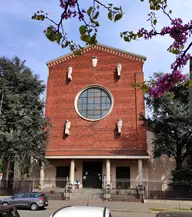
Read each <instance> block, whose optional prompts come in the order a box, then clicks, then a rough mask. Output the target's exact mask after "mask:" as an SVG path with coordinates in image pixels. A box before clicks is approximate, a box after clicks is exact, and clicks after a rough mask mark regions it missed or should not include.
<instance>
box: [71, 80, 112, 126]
mask: <svg viewBox="0 0 192 217" xmlns="http://www.w3.org/2000/svg"><path fill="white" fill-rule="evenodd" d="M94 87H95V88H100V89H102V90H104V91H106V92H107V93H108V94H109V97H110V98H111V108H110V109H109V111H108V112H107V114H105V115H104V116H103V117H101V118H98V119H89V118H86V117H84V116H83V115H81V114H80V112H79V110H78V108H77V102H78V99H79V96H80V95H81V94H82V93H83V91H85V90H87V89H89V88H94ZM113 105H114V98H113V95H112V93H111V92H110V91H109V90H108V89H107V88H106V87H103V86H102V85H98V84H91V85H88V86H86V87H84V88H82V89H81V90H80V91H79V92H78V93H77V95H76V97H75V102H74V106H75V111H76V113H77V114H78V115H79V116H80V117H81V118H83V119H84V120H86V121H92V122H94V121H99V120H101V119H103V118H105V117H106V116H107V115H109V114H110V113H111V111H112V109H113Z"/></svg>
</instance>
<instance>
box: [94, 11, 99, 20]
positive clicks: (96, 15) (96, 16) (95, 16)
mask: <svg viewBox="0 0 192 217" xmlns="http://www.w3.org/2000/svg"><path fill="white" fill-rule="evenodd" d="M98 16H99V11H97V13H96V14H95V15H94V16H93V19H94V20H96V19H97V18H98Z"/></svg>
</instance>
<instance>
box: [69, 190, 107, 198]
mask: <svg viewBox="0 0 192 217" xmlns="http://www.w3.org/2000/svg"><path fill="white" fill-rule="evenodd" d="M76 199H79V200H102V199H103V192H102V189H86V188H82V189H74V190H73V193H72V195H71V200H76Z"/></svg>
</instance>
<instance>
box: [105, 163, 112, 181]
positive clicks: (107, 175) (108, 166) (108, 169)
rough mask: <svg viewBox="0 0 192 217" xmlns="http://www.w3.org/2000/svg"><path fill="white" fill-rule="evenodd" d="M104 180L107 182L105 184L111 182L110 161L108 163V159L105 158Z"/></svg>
mask: <svg viewBox="0 0 192 217" xmlns="http://www.w3.org/2000/svg"><path fill="white" fill-rule="evenodd" d="M106 182H107V185H110V184H111V163H110V160H106Z"/></svg>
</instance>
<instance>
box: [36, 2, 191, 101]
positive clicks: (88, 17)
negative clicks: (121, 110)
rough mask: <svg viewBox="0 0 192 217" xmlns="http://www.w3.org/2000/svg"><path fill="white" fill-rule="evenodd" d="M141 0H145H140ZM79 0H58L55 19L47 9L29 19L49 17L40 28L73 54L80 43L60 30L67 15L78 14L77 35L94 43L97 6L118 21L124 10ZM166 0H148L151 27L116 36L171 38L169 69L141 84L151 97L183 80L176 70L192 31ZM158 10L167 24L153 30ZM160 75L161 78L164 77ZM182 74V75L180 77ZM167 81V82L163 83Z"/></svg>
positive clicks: (182, 63)
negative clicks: (83, 4) (152, 82)
mask: <svg viewBox="0 0 192 217" xmlns="http://www.w3.org/2000/svg"><path fill="white" fill-rule="evenodd" d="M140 1H141V2H144V1H147V0H140ZM79 2H80V1H79V0H60V7H61V8H62V13H61V15H60V19H59V22H58V23H57V22H55V21H54V20H52V19H50V18H49V16H48V13H45V12H44V11H42V10H41V11H37V12H36V13H35V14H34V15H33V16H32V19H34V20H39V21H43V20H49V21H50V22H51V25H49V26H48V27H47V29H46V30H45V31H44V32H45V35H46V37H47V38H48V39H49V40H50V41H52V42H57V43H58V44H59V45H60V46H61V47H62V48H66V47H69V48H70V50H71V51H73V52H75V53H76V54H79V53H81V49H82V47H81V46H80V45H78V44H76V43H75V42H74V41H73V40H70V39H68V38H67V32H65V30H64V22H65V21H66V20H67V19H72V18H78V19H79V21H80V22H81V23H83V24H82V25H81V26H80V27H79V33H80V38H81V40H82V41H84V42H85V43H86V44H87V45H92V44H97V33H98V30H99V26H100V25H101V23H99V15H100V11H101V8H104V9H105V10H107V12H108V19H109V20H110V21H114V22H116V21H118V20H120V19H122V18H123V15H124V12H123V9H122V7H121V6H118V7H117V6H114V5H113V4H112V3H108V4H107V3H105V2H104V1H103V0H93V4H92V5H89V6H88V8H87V9H82V8H81V6H80V3H79ZM167 2H168V1H167V0H148V3H149V8H150V13H149V14H148V21H149V22H150V24H151V29H150V30H147V29H145V28H140V29H139V30H138V31H137V32H133V31H131V30H125V31H123V32H121V33H120V37H121V38H122V39H124V41H126V42H130V41H133V40H138V39H140V38H143V39H145V40H149V39H152V38H154V37H157V36H161V37H163V36H168V37H170V38H172V39H173V43H172V44H171V45H170V46H169V47H168V49H167V50H168V51H169V52H171V53H172V54H174V55H176V60H175V61H174V63H173V64H172V65H171V68H172V72H171V73H167V74H166V76H165V77H166V79H161V80H159V82H157V84H155V85H154V86H153V87H151V86H150V87H148V86H147V84H144V85H142V87H144V90H145V91H147V92H149V94H150V95H152V96H153V97H160V96H162V95H163V94H164V93H165V92H167V91H171V87H173V86H174V85H176V84H177V83H178V82H180V81H183V79H184V80H185V78H184V77H182V76H181V72H180V71H178V70H180V68H182V67H184V66H185V65H186V64H187V62H188V60H189V59H190V54H189V49H190V48H191V46H192V42H190V37H191V33H192V20H190V21H189V22H188V23H183V20H182V19H181V18H172V10H170V9H168V5H167ZM158 11H161V12H163V13H164V15H165V16H166V17H167V19H168V25H166V26H163V27H162V28H161V29H160V30H157V24H158V19H157V16H156V13H157V12H158ZM165 77H164V78H165ZM182 78H183V79H182ZM167 84H168V85H167Z"/></svg>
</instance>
